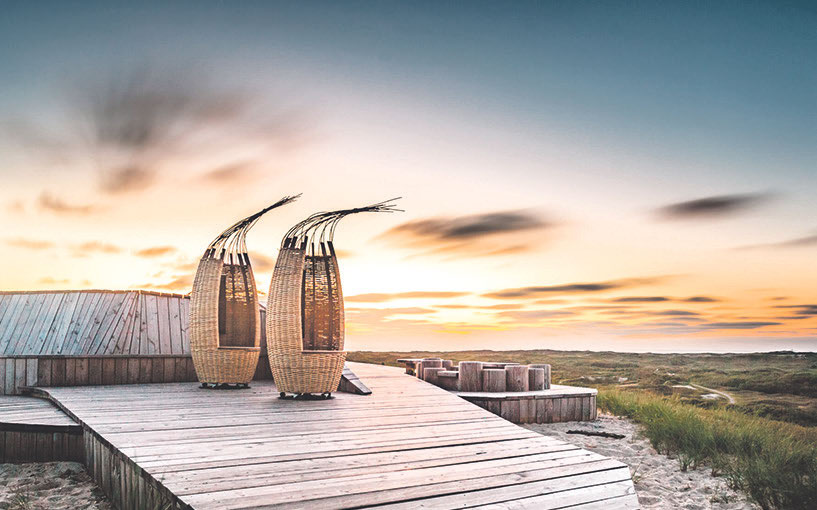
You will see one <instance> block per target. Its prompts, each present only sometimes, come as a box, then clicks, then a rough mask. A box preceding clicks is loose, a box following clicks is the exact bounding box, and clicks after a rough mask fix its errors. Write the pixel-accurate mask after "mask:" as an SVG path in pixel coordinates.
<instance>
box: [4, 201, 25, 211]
mask: <svg viewBox="0 0 817 510" xmlns="http://www.w3.org/2000/svg"><path fill="white" fill-rule="evenodd" d="M6 210H7V211H8V212H10V213H12V214H22V213H24V212H26V206H25V204H24V203H23V201H22V200H14V201H12V202H9V203H8V204H6Z"/></svg>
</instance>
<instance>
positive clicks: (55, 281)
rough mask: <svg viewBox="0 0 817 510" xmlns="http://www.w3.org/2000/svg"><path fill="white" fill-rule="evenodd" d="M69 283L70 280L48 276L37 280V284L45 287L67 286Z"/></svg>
mask: <svg viewBox="0 0 817 510" xmlns="http://www.w3.org/2000/svg"><path fill="white" fill-rule="evenodd" d="M68 282H69V280H68V278H53V277H51V276H46V277H43V278H40V279H39V280H37V283H41V284H43V285H65V284H67V283H68Z"/></svg>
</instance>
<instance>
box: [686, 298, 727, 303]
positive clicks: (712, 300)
mask: <svg viewBox="0 0 817 510" xmlns="http://www.w3.org/2000/svg"><path fill="white" fill-rule="evenodd" d="M684 301H686V302H687V303H717V302H719V301H720V299H718V298H713V297H709V296H692V297H688V298H686V299H684Z"/></svg>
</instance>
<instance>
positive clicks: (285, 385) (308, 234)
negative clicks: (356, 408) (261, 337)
mask: <svg viewBox="0 0 817 510" xmlns="http://www.w3.org/2000/svg"><path fill="white" fill-rule="evenodd" d="M391 202H392V200H388V201H386V202H381V203H379V204H374V205H370V206H367V207H360V208H357V209H345V210H340V211H332V212H322V213H317V214H313V215H312V216H310V217H309V218H307V219H305V220H304V221H302V222H300V223H298V224H297V225H295V226H294V227H292V228H291V229H290V230H289V232H287V234H286V236H284V239H283V241H282V243H281V249H280V251H279V253H278V259H277V261H276V263H275V271H274V272H273V275H272V281H271V282H270V291H269V294H268V296H267V299H268V301H267V342H268V345H267V353H268V355H269V362H270V370H271V371H272V377H273V379H274V380H275V384H276V385H277V386H278V390H279V391H280V392H281V396H282V397H284V396H286V395H287V394H294V395H296V396H298V395H315V394H321V395H322V396H324V397H327V398H328V397H330V396H331V393H332V392H333V391H335V390H336V389H337V387H338V383H339V382H340V377H341V373H342V372H343V364H344V362H345V361H346V352H344V351H343V340H344V313H343V291H342V288H341V283H340V272H339V270H338V261H337V256H336V253H335V246H334V242H333V240H334V236H335V228H336V227H337V224H338V222H340V220H342V219H343V218H345V217H346V216H349V215H350V214H356V213H361V212H391V211H396V210H397V209H395V207H394V205H393V204H392V203H391Z"/></svg>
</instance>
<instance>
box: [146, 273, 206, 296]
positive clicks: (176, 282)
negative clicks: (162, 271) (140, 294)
mask: <svg viewBox="0 0 817 510" xmlns="http://www.w3.org/2000/svg"><path fill="white" fill-rule="evenodd" d="M192 287H193V275H192V274H183V275H179V276H176V277H175V278H173V279H172V280H170V281H168V282H165V283H146V284H143V285H140V286H139V288H142V289H144V288H148V289H157V290H167V291H171V292H179V293H183V294H186V293H187V292H190V289H191V288H192Z"/></svg>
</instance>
